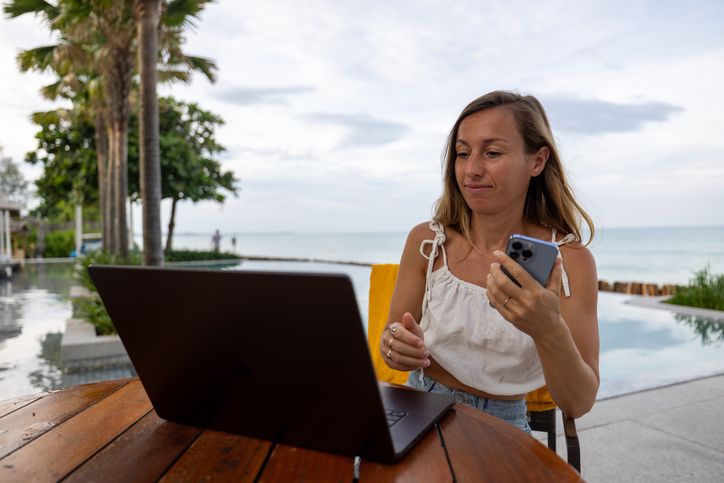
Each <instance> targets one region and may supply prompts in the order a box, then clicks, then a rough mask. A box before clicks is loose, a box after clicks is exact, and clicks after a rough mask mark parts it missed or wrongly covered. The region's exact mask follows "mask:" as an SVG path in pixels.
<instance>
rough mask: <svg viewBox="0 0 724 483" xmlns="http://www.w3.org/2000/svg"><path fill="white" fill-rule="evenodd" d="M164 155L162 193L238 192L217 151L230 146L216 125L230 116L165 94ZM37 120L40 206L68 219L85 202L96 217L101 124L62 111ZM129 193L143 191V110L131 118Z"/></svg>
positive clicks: (196, 196) (31, 158)
mask: <svg viewBox="0 0 724 483" xmlns="http://www.w3.org/2000/svg"><path fill="white" fill-rule="evenodd" d="M159 116H160V140H159V142H160V156H161V192H162V198H164V199H165V198H172V199H175V200H191V201H192V202H194V203H196V202H198V201H202V200H213V201H216V202H218V203H223V202H224V200H225V196H224V194H222V193H221V192H220V189H221V188H223V189H225V190H228V191H229V192H231V193H233V194H234V195H236V194H237V188H236V186H235V183H236V182H237V181H238V180H237V179H236V178H235V177H234V174H233V173H232V172H231V171H226V172H222V170H221V163H219V162H218V161H215V160H214V159H213V157H215V156H217V155H218V154H220V153H222V152H223V151H224V150H225V148H224V147H223V146H221V145H220V144H219V143H217V142H216V140H215V138H214V131H215V129H216V128H217V127H218V126H220V125H222V124H223V123H224V121H223V120H222V119H221V118H220V117H218V116H216V115H214V114H212V113H210V112H208V111H204V110H202V109H200V108H199V107H198V106H197V105H196V104H185V103H183V102H178V101H176V100H175V99H173V98H170V97H168V98H161V99H159ZM33 121H34V122H35V123H36V124H37V125H38V126H40V132H38V133H37V134H36V135H35V138H36V139H37V141H38V145H37V149H36V151H31V152H29V153H27V155H26V157H25V160H26V161H27V162H28V163H30V164H33V165H35V164H40V165H41V166H42V167H43V174H42V176H41V177H40V178H39V179H38V180H37V181H36V182H35V184H36V187H37V193H38V197H39V198H40V200H41V202H40V205H39V206H38V208H37V209H36V210H35V211H34V213H33V214H34V215H35V216H37V217H39V218H46V219H50V220H57V221H67V220H72V219H73V218H74V216H75V215H74V213H75V212H74V210H75V205H76V203H78V202H80V203H82V204H83V205H84V207H88V208H89V209H85V210H84V217H86V219H96V218H94V216H95V217H97V216H99V215H100V213H99V210H98V163H97V158H96V146H95V128H94V127H93V124H92V123H91V122H90V120H88V119H87V118H86V117H84V116H80V117H68V116H61V115H60V114H59V113H57V112H50V113H37V114H36V115H34V116H33ZM128 134H129V137H128V195H129V196H130V197H131V199H133V200H138V199H140V197H141V192H140V183H139V151H138V116H137V115H136V114H135V113H133V114H132V115H131V118H130V121H129V133H128Z"/></svg>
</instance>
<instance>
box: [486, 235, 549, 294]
mask: <svg viewBox="0 0 724 483" xmlns="http://www.w3.org/2000/svg"><path fill="white" fill-rule="evenodd" d="M505 254H506V255H508V256H509V257H510V258H512V259H513V260H515V261H516V262H518V263H519V264H520V266H521V267H523V268H524V269H525V271H526V272H528V273H529V274H531V276H532V277H533V278H534V279H536V280H537V281H538V283H539V284H541V285H543V286H544V287H545V284H546V282H547V281H548V277H549V276H550V274H551V270H553V264H554V263H555V261H556V258H557V257H558V245H556V244H555V243H551V242H547V241H543V240H538V239H536V238H530V237H527V236H523V235H513V236H511V237H510V240H508V248H506V249H505ZM500 268H502V269H503V272H505V274H506V275H507V276H508V277H510V279H511V280H512V281H513V282H515V284H516V285H517V286H518V287H520V286H521V285H520V283H519V282H518V281H517V280H516V279H515V278H514V277H513V276H512V275H511V274H510V272H508V271H507V270H506V269H505V267H503V266H501V267H500Z"/></svg>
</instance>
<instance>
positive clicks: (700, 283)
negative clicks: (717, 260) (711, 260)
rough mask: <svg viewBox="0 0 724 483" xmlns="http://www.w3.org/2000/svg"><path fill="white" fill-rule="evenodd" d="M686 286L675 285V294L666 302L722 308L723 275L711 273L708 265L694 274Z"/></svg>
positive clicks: (705, 307) (703, 307) (723, 292)
mask: <svg viewBox="0 0 724 483" xmlns="http://www.w3.org/2000/svg"><path fill="white" fill-rule="evenodd" d="M694 275H695V276H694V278H693V279H692V280H690V281H689V285H688V286H686V287H676V295H674V296H673V297H671V298H670V299H667V300H665V302H666V303H669V304H675V305H686V306H688V307H699V308H702V309H712V310H724V275H712V274H711V273H710V269H709V267H706V268H704V269H702V270H700V271H698V272H696V273H695V274H694Z"/></svg>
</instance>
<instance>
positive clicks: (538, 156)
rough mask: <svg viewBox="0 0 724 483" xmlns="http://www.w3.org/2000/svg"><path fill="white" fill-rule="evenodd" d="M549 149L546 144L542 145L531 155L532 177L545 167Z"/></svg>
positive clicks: (549, 152)
mask: <svg viewBox="0 0 724 483" xmlns="http://www.w3.org/2000/svg"><path fill="white" fill-rule="evenodd" d="M550 154H551V151H550V149H548V146H542V147H541V148H540V149H539V150H538V152H537V153H535V154H534V155H533V166H532V167H531V168H532V169H531V172H530V176H531V177H532V178H535V177H536V176H538V175H539V174H541V173H542V172H543V169H545V167H546V163H547V162H548V156H550Z"/></svg>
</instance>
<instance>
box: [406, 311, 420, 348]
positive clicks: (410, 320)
mask: <svg viewBox="0 0 724 483" xmlns="http://www.w3.org/2000/svg"><path fill="white" fill-rule="evenodd" d="M402 325H404V326H405V329H407V330H408V331H409V332H410V334H412V335H414V336H415V337H417V338H418V339H419V342H423V341H424V338H425V334H424V332H423V331H422V327H420V324H418V323H417V321H416V320H415V317H413V316H412V314H411V313H410V312H405V315H403V316H402ZM408 342H409V341H408ZM416 345H418V346H419V347H422V345H424V343H423V344H422V345H419V344H416Z"/></svg>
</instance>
